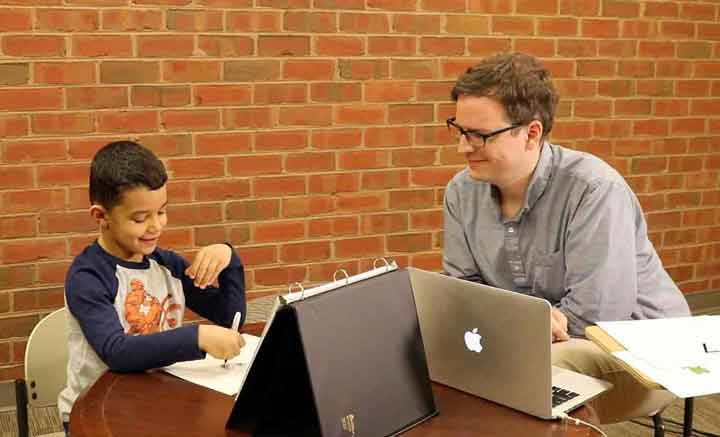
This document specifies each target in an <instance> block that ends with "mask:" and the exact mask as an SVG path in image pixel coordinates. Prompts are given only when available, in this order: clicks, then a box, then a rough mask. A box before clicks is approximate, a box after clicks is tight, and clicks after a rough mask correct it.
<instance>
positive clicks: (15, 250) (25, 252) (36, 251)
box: [0, 238, 66, 264]
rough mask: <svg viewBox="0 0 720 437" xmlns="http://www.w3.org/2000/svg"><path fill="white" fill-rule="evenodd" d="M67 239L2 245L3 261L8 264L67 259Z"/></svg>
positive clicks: (16, 242)
mask: <svg viewBox="0 0 720 437" xmlns="http://www.w3.org/2000/svg"><path fill="white" fill-rule="evenodd" d="M65 252H66V244H65V239H64V238H60V239H52V240H28V241H10V242H5V243H3V244H2V245H0V253H2V257H1V259H2V261H3V263H7V264H14V263H21V262H30V261H40V260H53V259H62V258H64V257H65Z"/></svg>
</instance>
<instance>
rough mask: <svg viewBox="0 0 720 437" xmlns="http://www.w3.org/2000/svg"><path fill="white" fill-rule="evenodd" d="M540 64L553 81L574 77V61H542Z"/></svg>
mask: <svg viewBox="0 0 720 437" xmlns="http://www.w3.org/2000/svg"><path fill="white" fill-rule="evenodd" d="M542 63H543V66H544V67H545V68H546V69H547V70H548V71H549V72H550V74H551V75H552V76H553V77H554V78H555V79H561V78H567V77H573V76H574V75H575V62H574V61H567V60H561V59H558V60H555V59H544V60H543V61H542Z"/></svg>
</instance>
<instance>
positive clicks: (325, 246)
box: [280, 241, 332, 263]
mask: <svg viewBox="0 0 720 437" xmlns="http://www.w3.org/2000/svg"><path fill="white" fill-rule="evenodd" d="M331 255H332V254H331V248H330V242H329V241H314V242H307V243H296V244H285V245H283V246H282V247H281V248H280V260H281V261H283V262H286V263H305V262H312V261H323V260H327V259H330V257H331Z"/></svg>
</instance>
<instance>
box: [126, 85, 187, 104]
mask: <svg viewBox="0 0 720 437" xmlns="http://www.w3.org/2000/svg"><path fill="white" fill-rule="evenodd" d="M131 100H132V104H133V106H162V107H176V106H186V105H189V104H190V87H189V86H134V87H132V94H131Z"/></svg>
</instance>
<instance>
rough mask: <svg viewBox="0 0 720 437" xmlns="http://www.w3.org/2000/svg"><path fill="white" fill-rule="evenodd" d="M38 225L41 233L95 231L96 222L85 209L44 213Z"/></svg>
mask: <svg viewBox="0 0 720 437" xmlns="http://www.w3.org/2000/svg"><path fill="white" fill-rule="evenodd" d="M39 226H40V227H39V229H40V233H41V234H59V233H70V232H92V231H97V223H96V222H95V220H94V219H93V218H92V217H91V216H90V214H89V213H88V212H87V211H78V212H68V211H63V212H50V213H45V214H42V215H41V216H40V225H39Z"/></svg>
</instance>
